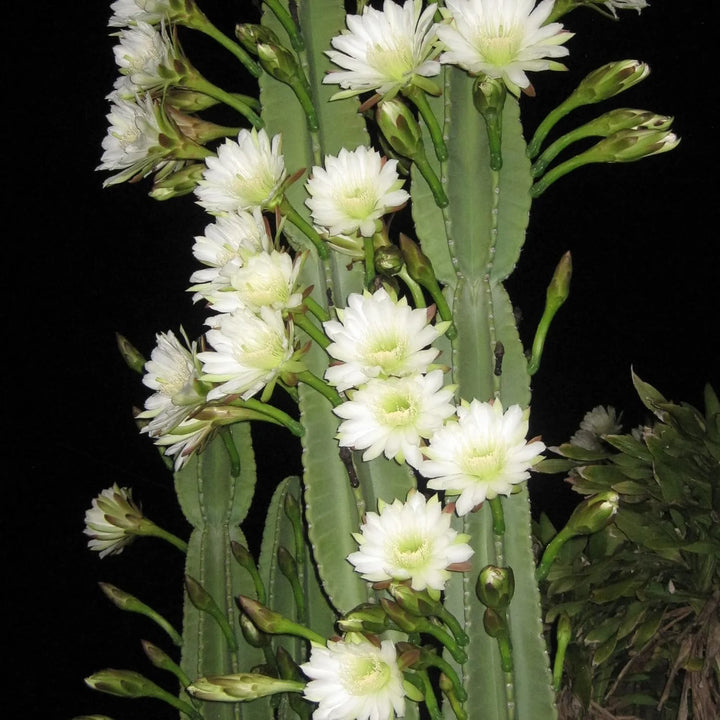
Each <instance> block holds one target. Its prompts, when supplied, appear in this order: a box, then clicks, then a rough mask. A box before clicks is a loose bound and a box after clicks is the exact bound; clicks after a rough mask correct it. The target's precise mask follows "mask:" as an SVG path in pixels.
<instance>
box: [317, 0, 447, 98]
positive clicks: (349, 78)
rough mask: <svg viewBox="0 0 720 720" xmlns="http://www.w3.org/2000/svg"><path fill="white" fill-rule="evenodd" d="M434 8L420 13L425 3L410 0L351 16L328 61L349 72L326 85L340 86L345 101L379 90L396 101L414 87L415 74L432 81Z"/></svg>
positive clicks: (326, 80) (435, 67) (434, 72)
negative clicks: (402, 3) (399, 94)
mask: <svg viewBox="0 0 720 720" xmlns="http://www.w3.org/2000/svg"><path fill="white" fill-rule="evenodd" d="M436 8H437V5H436V4H431V5H428V6H427V7H426V8H425V10H424V11H423V12H422V14H420V11H421V9H422V3H421V2H418V1H417V0H406V1H405V4H404V5H402V6H400V5H398V4H396V3H394V2H391V1H390V0H385V2H384V4H383V9H382V11H380V10H376V9H375V8H373V7H370V6H366V7H365V8H364V9H363V13H362V15H348V16H347V27H348V30H347V31H344V32H343V33H342V34H340V35H337V36H335V37H334V38H333V39H332V41H331V43H332V46H333V47H334V48H335V50H328V51H327V53H326V54H327V55H328V57H329V58H330V59H331V60H332V61H333V62H334V63H335V64H336V65H339V66H340V67H342V68H345V70H334V71H332V72H330V73H328V74H327V75H326V76H325V77H324V78H323V82H324V83H332V84H338V85H340V87H342V88H345V89H346V90H348V92H340V93H337V95H335V96H334V97H338V98H340V97H347V96H348V95H356V94H358V93H361V92H366V91H371V90H375V91H377V92H378V93H379V94H381V95H387V96H389V97H392V96H393V95H395V94H396V93H397V92H398V91H399V90H401V89H402V88H404V87H406V86H407V85H409V84H411V83H412V80H413V76H414V75H420V76H424V77H431V76H433V75H437V74H438V73H439V72H440V63H439V62H437V61H436V60H435V59H434V58H435V56H436V55H437V52H438V51H437V49H436V47H435V44H436V37H435V32H434V28H435V26H434V25H433V15H434V14H435V10H436Z"/></svg>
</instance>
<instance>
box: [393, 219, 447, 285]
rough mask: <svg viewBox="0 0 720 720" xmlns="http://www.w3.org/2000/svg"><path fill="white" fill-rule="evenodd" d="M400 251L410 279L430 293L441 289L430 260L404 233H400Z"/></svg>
mask: <svg viewBox="0 0 720 720" xmlns="http://www.w3.org/2000/svg"><path fill="white" fill-rule="evenodd" d="M400 250H401V252H402V256H403V259H404V260H405V265H406V266H407V269H408V274H409V275H410V277H411V278H412V279H413V280H414V281H415V282H416V283H418V284H419V285H422V287H424V288H426V289H427V290H428V291H431V289H435V288H437V290H439V289H440V286H439V284H438V281H437V278H436V277H435V271H434V270H433V267H432V263H431V262H430V258H428V256H427V255H425V253H424V252H423V251H422V250H421V249H420V246H419V245H418V244H417V243H416V242H414V241H413V240H411V239H410V238H409V237H408V236H407V235H405V234H404V233H400Z"/></svg>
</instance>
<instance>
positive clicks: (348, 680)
mask: <svg viewBox="0 0 720 720" xmlns="http://www.w3.org/2000/svg"><path fill="white" fill-rule="evenodd" d="M300 669H301V670H302V671H303V672H304V673H305V675H307V676H308V677H309V678H310V682H308V684H307V685H306V686H305V690H304V696H305V698H306V699H308V700H310V701H311V702H316V703H318V707H317V709H316V710H315V711H314V712H313V720H392V718H394V717H396V716H397V717H403V716H404V715H405V691H404V690H403V676H402V673H401V671H400V668H399V667H398V664H397V652H396V650H395V645H393V643H392V642H391V641H390V640H383V641H382V642H381V643H380V647H377V646H375V645H373V644H372V643H370V642H368V641H366V640H362V641H359V642H357V643H351V642H343V641H337V642H336V641H333V640H329V641H328V643H327V646H326V647H323V646H321V645H313V646H312V649H311V651H310V659H309V660H308V662H306V663H303V664H302V665H301V666H300Z"/></svg>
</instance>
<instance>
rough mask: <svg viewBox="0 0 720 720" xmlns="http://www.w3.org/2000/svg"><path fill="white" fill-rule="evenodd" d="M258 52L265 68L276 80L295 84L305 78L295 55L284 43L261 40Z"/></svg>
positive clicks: (261, 63)
mask: <svg viewBox="0 0 720 720" xmlns="http://www.w3.org/2000/svg"><path fill="white" fill-rule="evenodd" d="M257 54H258V59H259V60H260V65H261V66H262V68H263V70H265V72H267V73H268V75H272V77H274V78H275V79H276V80H279V81H280V82H283V83H287V84H288V85H294V84H295V83H297V82H298V81H300V79H301V78H304V75H303V72H302V70H301V69H300V66H299V65H298V62H297V60H296V59H295V56H294V55H293V54H292V52H290V50H288V49H287V48H284V47H283V46H282V45H277V44H275V43H266V42H259V43H258V45H257Z"/></svg>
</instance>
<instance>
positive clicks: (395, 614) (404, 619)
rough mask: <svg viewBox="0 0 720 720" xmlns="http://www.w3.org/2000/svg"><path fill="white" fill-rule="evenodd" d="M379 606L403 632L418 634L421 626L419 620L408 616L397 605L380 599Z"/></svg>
mask: <svg viewBox="0 0 720 720" xmlns="http://www.w3.org/2000/svg"><path fill="white" fill-rule="evenodd" d="M380 604H381V605H382V608H383V610H384V611H385V613H386V615H387V616H388V617H389V618H390V619H391V620H392V621H393V622H394V623H395V624H396V625H397V626H398V627H399V628H400V629H401V630H404V631H405V632H419V631H420V627H421V626H422V624H423V623H422V622H421V618H419V617H417V616H412V615H410V614H409V613H408V612H407V611H405V610H404V609H403V608H402V607H401V606H400V605H399V604H398V603H396V602H393V601H392V600H388V599H387V598H381V599H380Z"/></svg>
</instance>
